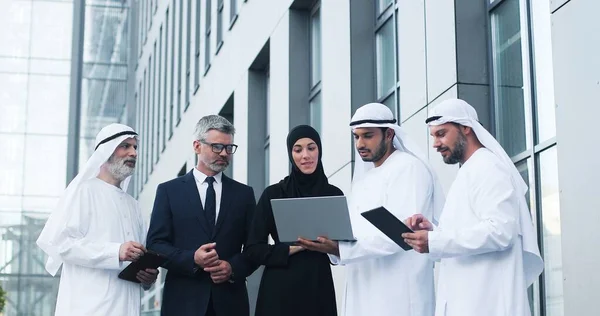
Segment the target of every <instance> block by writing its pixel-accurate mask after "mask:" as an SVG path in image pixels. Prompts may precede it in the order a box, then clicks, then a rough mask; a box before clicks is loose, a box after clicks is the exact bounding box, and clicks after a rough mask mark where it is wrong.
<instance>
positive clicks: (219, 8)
mask: <svg viewBox="0 0 600 316" xmlns="http://www.w3.org/2000/svg"><path fill="white" fill-rule="evenodd" d="M218 1H219V2H218V6H217V51H216V52H217V53H218V52H219V49H220V48H221V45H222V43H223V6H224V4H223V0H218Z"/></svg>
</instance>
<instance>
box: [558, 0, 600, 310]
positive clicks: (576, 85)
mask: <svg viewBox="0 0 600 316" xmlns="http://www.w3.org/2000/svg"><path fill="white" fill-rule="evenodd" d="M561 5H562V6H561ZM551 9H552V10H555V11H554V12H553V13H552V49H553V57H554V58H553V59H554V89H555V97H556V125H557V126H556V128H557V131H556V132H557V142H558V144H559V149H560V150H559V151H558V174H559V183H560V217H561V230H562V231H561V232H562V254H563V256H562V260H563V278H564V301H565V303H564V304H565V305H564V307H565V311H564V315H592V314H595V313H597V312H598V311H597V310H596V308H595V307H596V306H597V305H598V299H600V276H599V275H598V274H597V273H595V271H596V270H597V269H598V267H599V266H600V254H599V253H598V251H596V249H597V248H598V241H599V240H600V232H599V231H598V225H599V224H600V212H598V210H600V199H598V198H597V196H598V189H597V188H598V179H599V178H600V171H599V169H598V162H597V157H598V153H599V151H598V147H597V146H595V144H594V141H593V140H594V136H593V135H595V130H596V126H597V122H596V121H597V118H598V117H599V116H600V107H598V102H599V101H598V100H600V60H599V59H598V56H600V37H598V36H597V34H598V33H599V32H600V23H598V19H597V16H596V15H597V14H596V13H597V12H598V11H599V10H600V3H599V2H598V1H594V0H571V1H551Z"/></svg>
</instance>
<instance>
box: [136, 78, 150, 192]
mask: <svg viewBox="0 0 600 316" xmlns="http://www.w3.org/2000/svg"><path fill="white" fill-rule="evenodd" d="M142 82H143V83H142V110H141V112H142V126H140V130H141V131H142V134H141V135H147V124H146V123H147V122H148V94H147V93H148V81H147V80H146V70H144V77H143V81H142ZM141 140H142V142H141V144H138V151H139V152H138V157H139V158H140V160H141V165H140V169H141V170H140V171H141V172H142V181H141V182H142V183H146V177H147V175H148V172H147V171H148V169H147V166H148V161H147V160H146V159H144V157H145V156H144V155H145V153H146V145H147V143H148V137H147V136H146V137H141Z"/></svg>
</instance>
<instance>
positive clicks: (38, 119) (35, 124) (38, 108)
mask: <svg viewBox="0 0 600 316" xmlns="http://www.w3.org/2000/svg"><path fill="white" fill-rule="evenodd" d="M28 90H29V102H28V103H29V104H28V106H27V132H28V133H37V134H55V135H65V136H66V135H67V133H68V127H69V90H70V80H69V77H63V76H34V75H32V76H29V89H28Z"/></svg>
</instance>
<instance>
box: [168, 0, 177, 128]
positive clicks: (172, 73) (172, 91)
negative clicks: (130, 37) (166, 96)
mask: <svg viewBox="0 0 600 316" xmlns="http://www.w3.org/2000/svg"><path fill="white" fill-rule="evenodd" d="M176 9H177V1H173V12H172V14H173V16H172V19H171V21H173V27H172V30H173V32H172V33H171V71H170V81H171V88H170V89H169V91H170V98H171V102H170V103H171V105H170V112H169V113H170V115H169V128H170V131H169V139H170V138H171V136H173V128H174V119H173V118H174V117H175V81H176V80H177V78H176V77H175V76H176V74H175V56H176V53H175V49H176V46H175V44H176V39H177V36H176V35H177V33H176V32H175V29H176V28H177V27H176V26H177V23H175V21H177V19H176V15H175V14H176V12H177V10H176Z"/></svg>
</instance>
